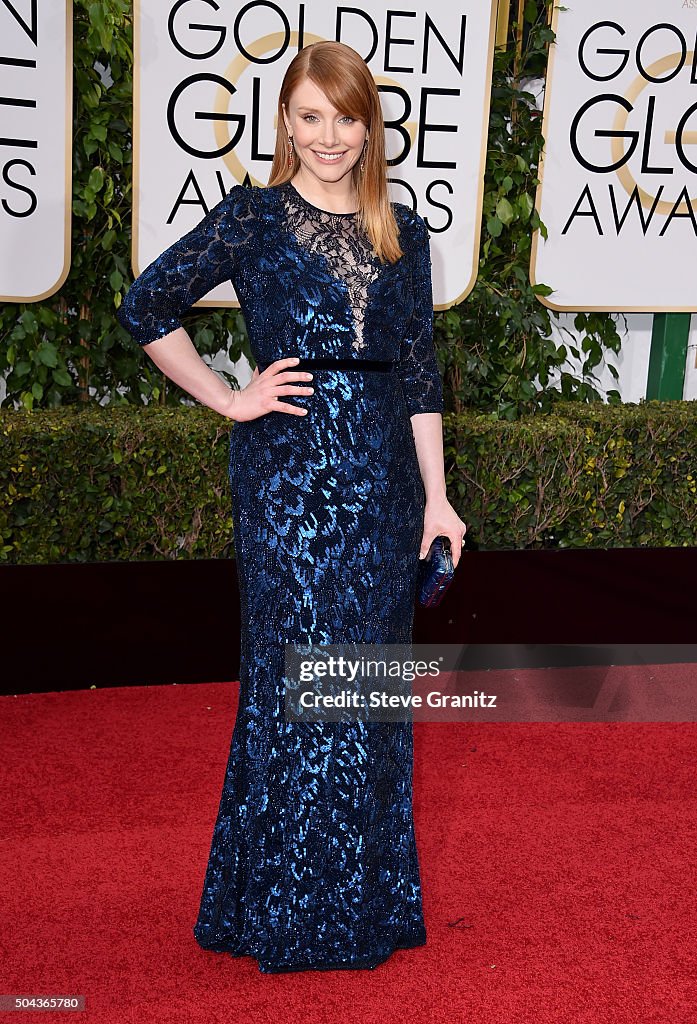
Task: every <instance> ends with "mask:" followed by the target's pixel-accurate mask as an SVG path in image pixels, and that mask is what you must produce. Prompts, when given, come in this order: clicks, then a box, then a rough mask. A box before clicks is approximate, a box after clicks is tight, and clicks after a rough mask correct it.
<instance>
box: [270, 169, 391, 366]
mask: <svg viewBox="0 0 697 1024" xmlns="http://www.w3.org/2000/svg"><path fill="white" fill-rule="evenodd" d="M279 194H280V196H281V202H282V206H283V208H284V213H285V222H286V228H287V230H288V231H289V232H290V234H291V235H292V237H293V238H294V239H295V242H296V243H297V245H299V246H300V247H302V248H303V249H306V250H307V251H309V252H311V253H315V254H317V255H318V256H319V257H320V258H321V259H322V262H323V264H324V266H325V267H326V269H327V270H328V271H329V273H330V274H331V275H332V276H333V277H334V278H336V279H337V280H339V281H341V282H343V284H344V286H345V287H346V290H347V299H348V306H349V307H350V312H351V314H352V316H351V319H352V322H353V328H354V338H353V340H352V342H351V345H352V347H353V348H354V349H356V350H357V351H360V350H362V349H364V348H366V347H367V345H366V342H365V341H364V339H363V326H364V321H365V315H366V309H367V306H368V294H369V289H370V285H371V283H372V282H373V281H374V280H375V278H376V277H377V275H378V273H379V265H378V262H377V257H376V256H375V253H374V252H373V246H372V243H371V242H370V239H369V238H368V237H367V235H366V234H365V232H364V231H363V230H362V229H361V225H360V220H359V218H358V216H357V213H332V211H331V210H323V209H322V208H321V207H319V206H314V205H313V204H312V203H311V202H310V201H309V200H308V199H305V197H304V196H302V195H301V194H300V193H299V192H298V190H297V188H296V187H295V185H293V184H291V182H290V180H288V181H286V182H284V183H283V184H282V185H281V187H280V192H279Z"/></svg>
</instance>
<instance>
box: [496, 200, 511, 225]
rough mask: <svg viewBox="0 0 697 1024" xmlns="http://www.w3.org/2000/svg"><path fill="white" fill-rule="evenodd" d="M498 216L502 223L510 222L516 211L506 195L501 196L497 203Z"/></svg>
mask: <svg viewBox="0 0 697 1024" xmlns="http://www.w3.org/2000/svg"><path fill="white" fill-rule="evenodd" d="M496 216H497V217H498V219H499V220H500V221H501V223H502V224H510V223H511V221H512V220H513V218H514V216H515V213H514V211H513V207H512V206H511V204H510V203H509V201H508V200H507V199H506V198H505V197H503V196H502V197H501V199H499V201H498V203H497V204H496Z"/></svg>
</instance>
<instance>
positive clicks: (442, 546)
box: [416, 534, 455, 608]
mask: <svg viewBox="0 0 697 1024" xmlns="http://www.w3.org/2000/svg"><path fill="white" fill-rule="evenodd" d="M454 574H455V569H454V567H453V555H452V551H451V549H450V538H449V537H445V536H443V535H442V534H440V535H439V536H438V537H435V538H434V539H433V542H432V543H431V546H430V548H429V549H428V554H427V555H426V557H425V558H422V559H420V560H419V568H418V570H417V577H416V596H417V599H418V602H419V604H420V605H423V607H424V608H435V607H436V606H437V605H439V604H440V602H441V601H442V599H443V594H444V593H445V591H446V590H447V589H448V587H449V586H450V583H451V582H452V579H453V576H454Z"/></svg>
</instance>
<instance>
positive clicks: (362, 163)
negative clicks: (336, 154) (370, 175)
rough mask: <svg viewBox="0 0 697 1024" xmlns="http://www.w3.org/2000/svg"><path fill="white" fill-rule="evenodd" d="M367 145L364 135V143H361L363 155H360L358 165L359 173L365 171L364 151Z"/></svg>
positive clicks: (366, 138)
mask: <svg viewBox="0 0 697 1024" xmlns="http://www.w3.org/2000/svg"><path fill="white" fill-rule="evenodd" d="M367 144H368V136H367V135H366V137H365V142H364V143H363V153H362V154H361V163H360V168H361V173H362V172H363V171H364V170H365V150H366V146H367Z"/></svg>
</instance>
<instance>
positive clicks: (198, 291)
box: [116, 185, 312, 420]
mask: <svg viewBox="0 0 697 1024" xmlns="http://www.w3.org/2000/svg"><path fill="white" fill-rule="evenodd" d="M255 220H256V212H255V209H254V199H253V196H252V192H251V189H249V188H247V187H246V186H243V185H235V186H233V188H232V189H231V190H230V192H229V193H228V194H227V196H226V197H225V198H224V199H223V200H221V202H220V203H218V205H217V206H215V207H214V208H213V209H212V210H211V211H210V213H208V214H207V215H206V216H205V217H204V218H203V220H201V221H200V223H199V224H197V225H196V227H194V228H193V229H192V230H191V231H189V232H188V233H187V234H186V235H184V236H183V237H182V238H180V239H179V241H177V242H175V243H174V245H172V246H170V248H169V249H167V250H166V251H165V252H163V253H162V255H161V256H158V258H157V259H156V260H154V261H153V262H152V263H151V264H150V265H149V266H148V267H146V269H145V270H144V271H143V273H142V274H140V276H139V277H137V278H136V280H135V281H134V282H133V284H132V285H131V287H130V288H129V290H128V291H127V293H126V295H125V298H124V300H123V302H122V304H121V306H120V307H119V309H118V310H117V314H116V315H117V317H118V319H119V321H120V323H121V324H122V325H123V327H125V328H126V330H127V331H128V332H129V333H130V334H131V335H132V336H133V338H134V339H135V340H136V341H137V342H138V344H139V345H141V346H142V347H143V349H144V350H145V351H146V352H147V354H148V356H150V358H151V359H152V361H153V362H154V363H155V365H156V366H157V367H158V368H159V369H160V370H162V372H163V373H164V374H165V376H167V377H169V378H170V380H173V381H174V382H175V384H178V385H179V386H180V387H182V388H183V389H184V390H185V391H186V392H188V394H190V395H191V396H192V397H193V398H195V399H197V401H199V402H202V403H203V404H204V405H207V406H208V407H209V408H211V409H214V410H215V411H216V412H219V413H220V414H221V415H223V416H226V417H227V418H228V419H232V420H250V419H256V418H258V417H259V416H263V415H265V414H266V413H267V412H274V411H277V412H283V413H288V414H291V415H294V416H305V415H306V413H307V409H303V408H300V406H296V405H292V404H291V403H290V402H281V401H279V396H282V395H305V394H312V389H311V388H309V387H307V386H305V387H301V386H299V385H298V384H297V383H296V382H297V381H301V380H303V381H308V380H310V379H311V374H307V373H298V371H296V370H292V369H291V367H292V366H293V364H294V363H295V362H296V361H297V360H296V359H295V358H293V357H288V358H286V359H279V360H276V361H275V362H273V363H271V365H270V366H268V367H267V368H266V370H264V372H263V373H262V374H260V373H259V371H258V369H255V371H254V375H253V377H252V380H251V381H250V383H249V384H248V385H247V387H246V388H244V389H243V390H242V391H233V390H232V389H231V388H230V387H228V385H227V384H226V383H225V381H224V380H223V379H222V377H219V376H218V374H217V373H215V371H214V370H212V369H211V368H210V366H208V364H207V363H206V362H205V361H204V360H203V359H202V358H201V356H200V355H199V354H198V352H197V351H196V348H195V347H194V344H193V342H192V341H191V338H190V337H189V335H188V333H187V331H186V330H185V328H184V327H183V326H182V323H181V317H182V315H183V314H184V313H185V312H186V311H187V310H189V309H190V308H191V306H193V305H194V303H195V302H197V301H198V300H199V299H200V298H202V297H203V296H204V295H205V294H206V293H207V292H209V291H210V290H211V289H212V288H214V287H215V286H216V285H217V284H220V283H221V282H222V281H229V280H233V278H234V276H235V272H236V267H237V263H238V260H239V259H240V256H241V254H242V253H243V251H244V250H245V248H246V247H247V245H248V244H249V243H250V242H252V240H253V237H254V228H255Z"/></svg>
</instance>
